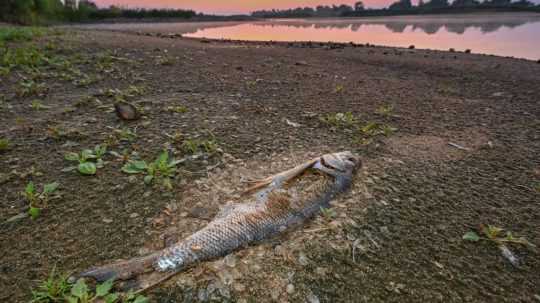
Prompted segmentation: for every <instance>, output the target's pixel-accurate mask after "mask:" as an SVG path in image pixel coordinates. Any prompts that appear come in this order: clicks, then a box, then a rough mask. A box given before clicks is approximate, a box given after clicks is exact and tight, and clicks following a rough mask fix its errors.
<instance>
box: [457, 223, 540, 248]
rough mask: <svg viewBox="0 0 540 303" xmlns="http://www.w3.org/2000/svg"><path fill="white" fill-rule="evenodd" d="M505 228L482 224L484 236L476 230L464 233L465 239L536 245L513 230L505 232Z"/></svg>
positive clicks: (481, 231) (532, 246) (481, 229)
mask: <svg viewBox="0 0 540 303" xmlns="http://www.w3.org/2000/svg"><path fill="white" fill-rule="evenodd" d="M503 232H504V229H503V228H500V227H496V226H492V225H487V226H486V225H483V224H482V225H481V226H480V233H481V234H483V236H480V235H478V234H477V233H476V232H474V231H470V232H467V233H466V234H465V235H463V240H466V241H471V242H478V241H480V240H485V241H490V242H493V243H495V244H497V245H502V244H507V243H512V244H520V245H524V246H528V247H531V248H534V247H535V245H534V244H532V243H531V242H529V241H527V239H525V238H524V237H516V236H514V234H513V233H512V232H511V231H506V233H503Z"/></svg>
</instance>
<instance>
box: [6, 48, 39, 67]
mask: <svg viewBox="0 0 540 303" xmlns="http://www.w3.org/2000/svg"><path fill="white" fill-rule="evenodd" d="M47 61H48V58H46V57H45V55H43V53H42V52H41V51H40V50H39V49H37V48H35V47H19V48H0V66H1V67H3V68H4V69H5V70H6V71H8V72H9V70H11V69H13V68H34V67H38V66H40V65H42V64H44V63H45V62H47Z"/></svg>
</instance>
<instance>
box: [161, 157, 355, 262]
mask: <svg viewBox="0 0 540 303" xmlns="http://www.w3.org/2000/svg"><path fill="white" fill-rule="evenodd" d="M346 155H349V154H343V155H342V156H346ZM327 162H331V161H327ZM327 162H325V161H324V158H323V157H321V158H320V159H319V160H317V161H316V162H315V163H314V164H313V165H312V167H311V169H314V170H318V171H321V172H323V174H324V175H323V176H320V178H322V179H323V180H322V182H319V183H320V184H317V185H318V186H317V188H316V189H315V190H312V193H311V194H302V195H301V197H300V198H299V200H300V201H293V199H292V198H291V197H289V196H287V195H286V194H284V193H282V191H281V189H282V185H283V184H279V182H275V183H271V184H270V185H269V186H268V187H267V188H265V189H263V190H261V191H259V192H258V193H256V194H255V197H256V200H255V201H251V202H248V203H246V204H239V205H235V206H232V207H229V208H228V209H226V210H225V211H223V212H222V213H220V214H218V216H217V217H216V218H215V219H214V220H213V221H212V222H210V223H209V224H208V225H207V226H206V227H204V228H203V229H202V230H200V231H198V232H196V233H195V234H193V235H191V236H190V237H188V238H186V239H185V240H183V241H181V242H179V243H177V244H176V245H173V246H171V247H169V248H167V249H165V250H164V251H163V252H162V253H161V254H160V255H159V257H158V258H157V260H156V262H155V263H154V268H155V269H156V270H158V271H172V270H179V269H182V268H184V267H186V266H189V265H190V264H193V263H194V262H197V261H204V260H209V259H213V258H216V257H220V256H224V255H226V254H228V253H230V252H232V251H234V250H236V249H238V248H240V247H243V246H246V245H248V244H251V243H253V242H256V241H260V240H263V239H266V238H269V237H271V236H273V235H276V234H278V233H280V232H283V231H285V230H287V229H289V228H290V227H291V226H295V225H298V224H300V223H302V222H304V221H305V220H306V219H308V218H310V217H312V216H313V215H314V214H316V213H317V212H319V211H320V209H321V208H327V207H329V202H330V201H331V200H332V199H334V197H335V196H336V195H337V194H339V193H341V192H344V191H346V190H347V188H348V187H349V185H350V183H351V179H352V174H353V168H355V167H356V163H348V164H347V165H345V163H342V164H341V165H339V164H336V163H334V164H333V165H335V166H338V167H333V166H331V165H332V163H327ZM328 176H331V178H328Z"/></svg>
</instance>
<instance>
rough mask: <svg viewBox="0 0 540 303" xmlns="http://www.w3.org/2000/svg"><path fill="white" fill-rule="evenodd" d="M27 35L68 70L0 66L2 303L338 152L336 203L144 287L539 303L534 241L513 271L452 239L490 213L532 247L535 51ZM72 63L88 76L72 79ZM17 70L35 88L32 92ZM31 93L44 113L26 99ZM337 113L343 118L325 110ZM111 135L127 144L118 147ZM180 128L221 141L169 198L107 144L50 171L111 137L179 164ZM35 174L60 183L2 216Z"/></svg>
mask: <svg viewBox="0 0 540 303" xmlns="http://www.w3.org/2000/svg"><path fill="white" fill-rule="evenodd" d="M51 43H52V45H51ZM38 44H40V45H42V46H43V47H45V46H47V45H49V47H48V49H49V50H47V52H48V53H49V54H50V56H55V57H59V58H62V59H63V60H64V61H65V62H69V63H70V64H63V65H55V66H50V65H45V66H42V67H40V68H39V69H38V70H39V73H38V72H35V71H34V72H31V71H22V70H18V71H17V70H15V71H12V72H11V73H9V74H8V75H7V76H2V81H1V83H0V100H1V101H2V103H1V104H0V105H1V106H0V138H6V139H9V141H10V147H9V148H8V149H7V150H4V151H0V167H1V169H0V222H1V223H0V224H1V225H0V247H1V251H0V260H1V261H0V273H1V274H0V300H2V301H6V302H24V301H28V299H29V298H30V289H31V288H32V287H35V285H36V283H37V281H38V280H42V279H44V278H45V277H46V276H47V275H48V273H49V272H50V271H51V270H52V268H53V267H55V266H56V267H57V268H58V269H59V270H61V271H66V272H74V271H79V270H83V269H86V268H88V267H90V266H93V265H96V264H104V263H107V262H109V261H111V260H115V259H119V258H129V257H133V256H138V255H140V254H144V253H148V252H149V251H151V250H155V249H160V248H163V247H164V246H165V245H168V244H169V243H172V242H174V240H176V239H180V238H182V237H183V236H186V235H188V234H189V233H191V232H193V231H194V230H196V229H198V228H200V227H201V226H204V224H206V222H207V221H208V219H209V218H211V217H212V215H213V214H215V213H216V212H217V210H218V208H219V206H220V205H223V204H225V203H226V202H227V201H230V200H236V199H239V193H240V192H241V190H242V189H243V188H244V184H243V183H242V180H245V179H246V178H255V177H264V176H267V175H269V174H272V173H274V172H277V171H279V170H281V169H284V168H288V167H290V166H292V165H294V164H296V163H299V162H301V161H304V160H306V159H309V158H310V157H312V156H315V155H319V154H321V153H324V152H331V151H338V150H352V151H354V152H356V153H358V154H360V155H361V156H362V158H363V159H364V162H365V163H366V165H365V168H364V169H363V170H362V171H361V172H359V174H358V176H357V178H356V182H355V183H354V186H353V188H352V190H351V191H350V192H349V193H348V194H346V195H344V196H342V197H340V198H339V199H338V200H337V201H335V207H334V210H335V215H334V216H330V217H328V216H326V217H324V216H321V217H318V218H316V219H315V220H313V221H312V222H310V223H309V224H307V225H306V226H304V227H303V228H301V229H298V230H296V231H293V232H290V233H288V234H286V235H283V236H282V237H279V238H276V239H272V240H268V241H265V242H264V243H261V244H259V245H256V246H252V247H250V248H247V249H244V250H241V251H239V252H237V253H235V254H232V255H230V256H228V257H227V258H225V260H216V261H214V262H207V263H204V264H200V265H198V266H196V267H194V268H193V269H190V270H188V271H187V272H184V273H181V274H179V275H178V276H176V277H174V278H173V279H171V281H169V282H168V283H166V284H164V285H162V286H161V287H158V288H157V289H156V290H154V292H152V293H151V297H152V299H153V300H155V301H156V302H192V301H197V300H203V301H204V300H214V301H232V302H272V301H277V302H287V301H288V302H306V301H307V302H379V301H385V302H419V301H422V302H424V301H426V302H538V300H539V299H540V291H539V289H540V280H539V279H538V273H539V272H540V255H539V253H538V252H537V251H534V250H531V249H528V248H525V247H522V246H514V245H512V246H511V249H512V250H513V251H514V252H515V253H516V254H517V255H518V256H519V258H520V259H521V265H520V266H519V267H518V268H516V267H513V266H512V265H511V264H510V263H509V262H508V261H507V260H506V259H504V258H503V257H502V256H501V254H500V252H499V251H498V249H497V247H496V246H495V245H493V244H492V243H489V242H487V241H486V242H479V243H469V242H465V241H463V240H462V238H461V237H462V236H463V234H464V233H466V232H468V231H471V230H477V228H478V226H479V225H480V224H492V225H496V226H500V227H503V228H505V229H508V230H511V231H512V232H514V233H516V234H517V235H520V236H524V237H526V238H527V239H528V240H529V241H530V242H532V243H533V244H536V245H537V246H538V245H540V235H539V234H538V231H539V230H540V215H539V214H540V203H539V197H540V196H539V195H540V192H539V190H538V186H539V183H540V160H539V157H538V155H539V154H538V151H539V150H540V89H539V88H538V83H540V64H537V63H535V62H532V61H526V60H516V59H508V58H499V57H492V56H481V55H473V54H465V53H447V52H436V51H420V50H405V49H393V48H380V47H365V46H358V45H337V44H335V45H334V44H333V45H327V44H325V45H320V44H306V43H304V44H293V43H281V44H275V43H240V42H212V41H198V40H191V39H183V38H179V37H174V38H163V37H153V36H146V35H136V34H128V33H114V32H105V31H101V32H100V31H89V30H87V31H78V30H67V32H66V33H65V34H63V35H58V36H46V37H43V38H41V39H40V40H39V41H38ZM13 46H14V47H16V46H17V45H16V44H13ZM53 46H54V47H53ZM77 70H79V71H80V73H77ZM82 74H85V75H88V76H89V77H90V79H93V80H92V81H87V82H84V83H80V81H79V82H77V80H80V79H81V78H84V77H83V76H81V75H82ZM24 78H27V79H33V81H34V82H35V83H42V84H43V85H42V86H39V85H38V87H37V88H35V89H34V90H32V91H30V92H26V93H25V92H24V91H23V88H22V87H21V83H23V79H24ZM130 86H131V88H130ZM107 89H118V90H119V91H116V92H115V91H107ZM115 98H116V99H118V98H120V99H127V100H128V101H131V102H133V103H134V104H136V105H137V106H138V107H140V108H141V109H142V110H143V113H144V116H143V118H142V119H141V120H138V121H134V122H129V123H127V122H122V121H119V120H118V119H117V117H116V116H115V115H114V113H113V112H112V104H113V102H114V101H115ZM36 99H38V100H40V102H41V103H42V105H45V106H46V108H41V109H37V108H36V106H34V107H32V106H31V104H32V100H36ZM34 104H35V103H34ZM390 107H391V108H392V110H389V111H381V108H390ZM179 108H181V109H179ZM186 110H187V111H186ZM346 112H351V113H352V114H353V115H354V117H355V119H356V122H355V123H354V124H348V123H344V124H339V123H338V124H332V123H330V124H328V123H325V122H323V121H322V120H324V118H325V117H328V115H330V116H332V115H333V114H335V113H346ZM369 122H377V123H379V125H385V126H389V127H390V126H391V127H393V128H396V129H397V130H395V131H393V132H391V133H389V134H388V136H373V137H371V136H369V138H366V135H365V133H362V131H360V130H358V129H357V127H358V126H360V127H361V126H364V125H367V124H368V123H369ZM123 128H128V129H130V130H132V131H133V132H135V133H136V139H133V140H131V141H127V140H123V139H125V138H124V137H122V135H120V133H121V132H120V130H121V129H123ZM114 129H116V130H117V131H115V130H114ZM186 138H206V139H208V138H211V139H214V140H215V141H216V142H217V143H218V145H219V147H220V150H222V152H219V151H218V152H216V153H215V154H213V155H202V156H201V157H200V158H199V159H197V160H193V161H188V163H185V164H183V165H182V167H181V168H182V170H181V173H180V174H178V176H177V177H176V178H175V179H174V181H173V185H174V187H173V190H171V191H169V190H166V189H164V188H162V187H161V186H159V185H154V186H146V185H144V183H143V181H142V176H135V177H133V176H131V177H130V176H128V175H125V174H123V173H122V172H121V171H120V168H121V167H122V160H118V159H117V158H115V157H113V156H112V155H107V156H106V157H105V160H106V162H107V163H106V165H105V167H104V168H102V169H99V170H98V174H97V175H96V176H92V177H83V176H80V175H79V174H77V173H76V172H63V171H62V169H63V168H65V167H68V166H70V165H71V164H70V163H69V162H67V161H66V160H64V155H65V154H66V153H67V152H72V151H80V150H81V149H83V148H88V147H93V146H94V145H96V144H101V143H104V142H107V143H108V144H109V149H110V150H114V151H117V152H119V153H122V151H123V150H126V151H127V153H128V154H129V153H131V152H132V151H136V152H137V153H138V154H139V155H140V157H141V158H144V159H152V158H154V157H155V156H156V155H157V154H158V153H159V152H160V151H161V150H163V148H167V149H168V150H170V151H171V152H172V153H173V154H175V157H177V158H181V157H184V156H186V154H187V152H186V151H185V149H183V148H182V144H183V142H185V140H186ZM449 143H453V144H455V145H457V146H461V147H463V148H464V149H460V148H456V147H454V146H451V145H450V144H449ZM123 160H125V159H123ZM216 164H217V165H216ZM30 180H33V181H34V182H35V183H36V184H39V185H41V184H43V183H48V182H53V181H58V182H59V183H60V184H61V186H60V193H61V197H60V198H59V199H55V200H53V201H51V202H50V203H49V205H48V206H47V207H46V208H45V209H44V210H43V212H42V214H41V216H40V217H39V218H37V219H36V220H31V219H29V218H24V219H20V220H15V221H10V222H7V221H8V220H9V219H10V218H13V217H14V216H16V215H18V214H20V213H24V212H25V211H26V209H27V206H28V203H27V202H26V201H25V199H24V198H23V197H22V196H21V195H20V192H21V191H23V190H24V187H25V185H26V184H27V182H28V181H30Z"/></svg>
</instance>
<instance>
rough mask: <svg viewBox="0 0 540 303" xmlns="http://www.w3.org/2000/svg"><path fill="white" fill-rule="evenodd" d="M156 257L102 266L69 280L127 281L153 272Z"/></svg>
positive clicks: (150, 256)
mask: <svg viewBox="0 0 540 303" xmlns="http://www.w3.org/2000/svg"><path fill="white" fill-rule="evenodd" d="M158 256H159V254H158V253H154V254H151V255H148V256H145V257H141V258H134V259H130V260H122V261H118V262H114V263H111V264H107V265H104V266H100V267H95V268H91V269H89V270H87V271H84V272H82V273H80V274H78V275H75V276H73V277H71V278H70V280H72V281H73V280H77V279H79V278H92V279H95V280H96V281H98V282H103V281H106V280H109V279H115V280H128V279H131V278H133V277H134V276H137V275H139V274H142V273H145V272H148V271H151V270H153V268H152V264H153V263H154V261H155V260H156V259H157V257H158Z"/></svg>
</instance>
